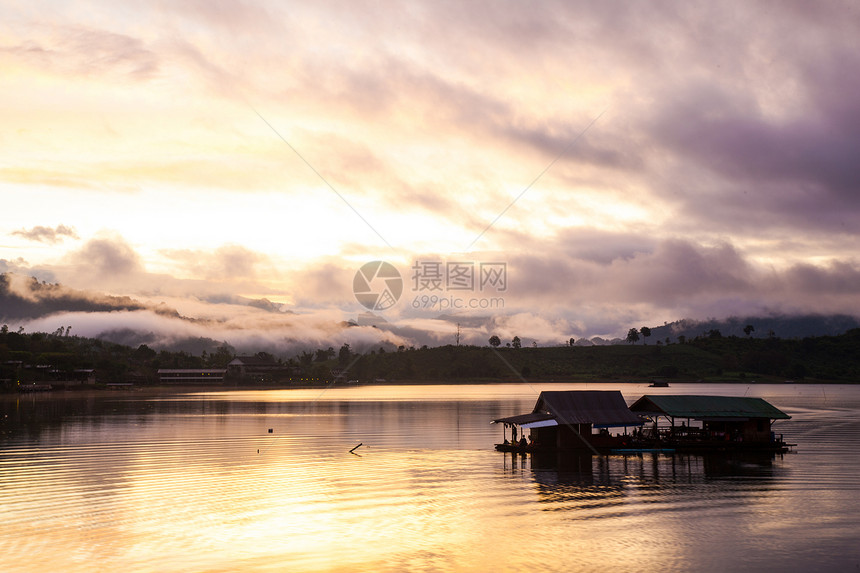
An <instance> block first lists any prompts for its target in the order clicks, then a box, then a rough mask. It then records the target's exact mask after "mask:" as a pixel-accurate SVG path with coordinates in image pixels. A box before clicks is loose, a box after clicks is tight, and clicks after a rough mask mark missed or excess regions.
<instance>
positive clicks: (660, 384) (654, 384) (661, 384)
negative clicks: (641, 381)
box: [648, 380, 669, 388]
mask: <svg viewBox="0 0 860 573" xmlns="http://www.w3.org/2000/svg"><path fill="white" fill-rule="evenodd" d="M648 387H649V388H668V387H669V383H668V382H666V381H665V380H651V383H650V384H648Z"/></svg>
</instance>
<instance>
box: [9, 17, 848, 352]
mask: <svg viewBox="0 0 860 573" xmlns="http://www.w3.org/2000/svg"><path fill="white" fill-rule="evenodd" d="M0 21H2V22H3V25H2V26H0V70H2V73H0V126H2V129H0V197H2V207H0V208H2V211H0V212H2V216H0V272H10V273H14V274H15V275H20V276H21V277H28V276H31V275H32V276H36V277H37V278H39V279H40V280H45V281H48V282H58V283H61V284H62V285H64V286H65V287H68V288H72V289H77V290H79V291H85V292H88V293H94V294H95V293H99V294H101V293H106V294H114V295H128V296H130V297H132V298H134V299H136V300H139V301H142V302H144V303H146V304H151V305H153V307H154V305H157V304H159V303H164V305H167V306H168V307H170V308H173V309H176V310H177V311H178V312H179V313H180V314H181V315H183V316H185V317H190V318H196V319H198V321H195V322H190V321H183V320H180V319H176V318H169V317H165V316H164V315H163V314H158V313H155V312H153V311H149V310H141V311H136V312H124V313H116V312H114V313H96V314H89V313H75V314H70V315H64V316H48V317H38V318H34V319H33V320H29V321H28V320H22V321H19V322H20V323H21V324H22V325H24V326H25V327H26V328H28V329H36V330H54V329H55V328H56V327H57V326H60V325H61V324H68V325H73V327H74V332H76V333H77V334H87V335H97V334H99V333H101V332H103V331H105V330H110V329H113V328H119V327H120V325H122V327H126V328H133V329H140V330H149V331H152V332H155V333H159V334H163V335H165V336H166V335H167V334H168V333H170V332H183V333H185V334H187V335H200V336H210V337H212V338H214V339H217V340H222V339H223V340H226V341H229V342H231V343H236V342H244V343H253V342H254V341H257V340H258V341H261V343H262V341H275V342H278V341H279V343H281V344H282V345H287V346H290V345H292V346H296V345H298V346H300V345H301V344H304V343H305V342H307V343H308V344H310V345H312V346H313V345H317V344H326V345H328V344H331V345H335V346H336V345H338V344H342V343H343V342H352V343H354V344H361V343H375V342H377V341H382V340H389V341H391V342H393V343H405V344H424V343H430V344H434V343H437V344H448V343H452V342H453V338H452V332H453V330H452V329H455V328H456V326H455V323H456V322H457V321H458V320H459V319H458V318H454V319H450V318H448V319H439V318H438V317H439V316H440V315H454V314H457V313H455V312H454V311H452V310H451V309H447V310H445V309H440V308H438V307H436V308H415V305H414V304H413V303H414V302H415V301H416V297H419V296H420V295H427V294H431V293H430V292H429V291H419V290H417V289H416V287H415V284H414V281H413V280H412V279H413V272H414V271H413V270H412V268H413V267H414V266H415V265H416V263H423V262H441V263H442V264H443V265H444V264H446V263H451V262H468V263H471V264H473V265H474V268H476V269H477V268H478V266H479V265H480V263H481V262H484V263H504V264H505V265H506V273H507V284H506V289H505V290H504V291H502V292H492V293H488V292H478V290H477V287H476V288H475V290H474V291H471V292H466V291H459V292H453V291H450V290H446V289H443V290H442V291H436V292H435V293H433V294H437V295H439V296H443V297H447V298H448V299H449V300H450V298H451V297H459V298H461V299H471V298H481V297H487V296H498V297H502V298H503V299H504V308H501V309H499V308H496V309H491V310H486V309H476V310H463V311H460V312H459V314H458V316H459V317H460V318H461V319H462V324H463V327H464V332H463V336H464V341H467V342H468V341H473V342H476V343H481V344H484V343H486V340H487V338H488V337H489V335H491V334H498V335H499V336H500V337H501V338H502V339H503V340H504V339H509V338H510V337H511V336H513V335H519V336H520V337H521V338H523V339H524V340H535V341H537V343H538V344H541V345H552V344H560V343H562V342H563V341H566V340H567V339H568V338H569V337H575V338H581V337H591V336H596V335H597V336H603V337H612V336H623V335H624V333H626V331H627V329H628V328H630V327H639V326H642V325H651V326H655V325H662V324H663V323H664V322H665V321H673V320H676V319H681V318H694V319H704V318H706V317H717V318H720V317H726V316H732V315H760V314H768V313H807V312H816V313H847V314H857V312H858V308H860V260H858V258H857V254H856V253H857V245H858V235H860V193H858V185H860V95H858V94H860V8H858V7H857V5H856V4H854V3H850V2H846V3H838V2H820V3H819V2H816V3H810V2H800V1H798V2H759V3H749V2H652V3H620V2H619V3H616V2H600V3H595V2H569V1H567V2H532V3H530V2H521V1H518V2H507V1H493V2H483V1H476V2H445V1H434V2H396V3H395V2H391V3H384V2H328V1H325V0H324V1H319V2H312V3H291V2H276V1H270V2H266V1H261V2H227V1H203V0H200V1H190V2H178V3H174V2H164V1H152V2H147V1H143V2H137V3H132V4H126V3H117V2H107V1H104V2H39V1H35V2H7V3H4V4H3V6H2V7H0ZM374 260H383V261H387V262H390V263H391V264H393V265H394V266H395V267H397V268H398V269H399V270H400V272H401V274H402V277H403V281H404V290H403V294H402V296H401V297H400V300H399V301H398V302H397V304H395V305H394V306H392V307H391V308H388V309H385V310H383V311H380V312H377V314H378V315H379V316H381V317H384V319H385V320H386V321H388V324H389V325H390V326H391V327H392V328H393V329H394V332H392V331H390V330H388V329H372V328H370V327H358V328H351V329H343V328H342V327H340V326H338V325H339V323H340V322H341V321H345V320H349V319H355V318H357V317H358V316H359V315H360V314H361V313H363V312H366V311H367V309H365V308H364V307H362V306H361V305H360V304H359V303H358V302H357V300H356V298H355V296H354V295H353V278H354V275H355V273H356V271H357V270H358V269H359V268H360V267H361V265H363V264H364V263H366V262H369V261H374ZM260 298H266V299H268V300H270V301H272V302H274V303H276V304H278V305H281V306H280V307H279V308H276V309H275V310H276V311H275V312H271V311H270V312H267V311H265V310H262V309H259V308H256V307H249V306H247V304H246V303H247V300H248V299H260ZM270 310H271V309H270ZM287 311H290V312H287ZM207 321H208V322H207ZM14 326H17V323H15V325H14Z"/></svg>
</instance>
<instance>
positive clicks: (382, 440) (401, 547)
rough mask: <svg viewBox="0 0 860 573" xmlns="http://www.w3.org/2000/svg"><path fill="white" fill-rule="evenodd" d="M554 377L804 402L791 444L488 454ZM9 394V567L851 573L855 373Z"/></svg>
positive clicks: (638, 392) (3, 426) (2, 516)
mask: <svg viewBox="0 0 860 573" xmlns="http://www.w3.org/2000/svg"><path fill="white" fill-rule="evenodd" d="M542 389H553V390H561V389H617V390H621V391H622V392H623V394H624V396H625V398H626V399H627V400H628V403H632V401H633V400H635V399H637V398H639V397H640V396H642V395H643V394H660V393H662V394H719V395H736V396H742V395H746V396H760V397H763V398H765V399H766V400H768V401H770V402H771V403H772V404H774V405H775V406H777V407H778V408H780V409H782V410H783V411H785V412H786V413H788V414H790V415H791V416H792V419H791V420H788V421H782V422H778V423H777V424H776V425H775V429H776V431H777V432H778V433H783V434H784V435H785V437H786V440H787V441H789V442H791V443H796V444H797V446H796V448H794V450H795V451H794V452H792V453H789V454H785V455H782V456H779V455H777V456H772V457H771V456H766V457H764V458H757V459H733V458H725V457H723V458H709V457H702V456H694V455H665V454H662V455H652V454H645V455H641V456H626V457H625V456H608V457H596V456H595V457H593V458H592V457H587V458H583V459H572V460H566V461H564V462H563V463H562V464H561V465H559V464H558V463H557V461H556V460H532V459H531V458H529V457H521V456H512V455H511V454H503V453H499V452H496V451H494V450H493V444H494V443H495V442H497V441H500V439H501V436H502V430H501V428H500V427H498V426H495V425H491V424H490V420H492V419H494V418H498V417H502V416H507V415H511V414H517V413H523V412H526V411H530V410H531V408H532V407H533V405H534V402H535V400H536V398H537V393H538V392H539V391H540V390H542ZM0 408H2V414H0V415H2V418H0V564H1V565H0V567H2V570H3V571H6V572H8V571H28V572H29V571H51V572H53V573H56V572H60V571H63V572H66V571H88V572H89V571H94V570H102V571H116V570H121V571H124V572H136V571H159V572H164V571H237V570H241V571H293V572H302V571H613V572H615V571H625V572H626V571H655V570H657V571H692V570H696V571H720V572H722V571H783V572H785V571H858V570H860V456H858V451H860V450H858V446H860V386H848V385H845V386H842V385H793V384H785V385H755V384H753V385H702V384H686V385H685V384H673V386H672V387H671V388H659V389H655V388H647V387H646V386H645V385H640V384H552V385H527V384H505V385H501V384H499V385H468V386H451V385H439V386H405V387H393V386H374V387H355V388H346V389H330V390H269V391H225V392H200V393H189V394H179V395H178V394H173V395H170V394H164V395H147V394H144V393H142V392H129V391H125V392H116V393H113V394H109V395H105V394H101V395H98V396H96V395H88V394H75V393H71V394H66V395H65V396H64V395H52V394H45V395H33V396H13V397H6V398H0ZM269 429H271V430H272V432H271V433H269ZM359 443H361V444H362V446H361V447H359V448H357V449H356V450H355V452H354V453H350V451H349V450H350V449H352V448H354V447H355V446H356V445H358V444H359Z"/></svg>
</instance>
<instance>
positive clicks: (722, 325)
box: [639, 314, 860, 344]
mask: <svg viewBox="0 0 860 573" xmlns="http://www.w3.org/2000/svg"><path fill="white" fill-rule="evenodd" d="M747 325H750V326H752V327H753V329H754V330H752V331H751V332H750V334H749V337H751V338H774V337H776V338H805V337H807V336H836V335H839V334H844V333H845V332H847V331H849V330H851V329H852V328H858V327H860V320H858V319H857V318H856V317H854V316H849V315H845V314H835V315H815V314H806V315H799V316H789V315H774V316H746V317H729V318H725V319H716V318H709V319H707V320H693V319H683V320H678V321H675V322H671V323H668V324H665V325H663V326H652V327H651V336H650V337H649V338H647V339H645V338H641V339H640V341H639V343H640V344H642V343H645V344H653V343H654V342H656V341H658V340H660V341H663V342H665V341H666V339H667V338H668V339H669V341H670V342H677V341H678V340H679V337H681V336H683V337H684V338H685V339H687V340H692V339H694V338H696V337H697V336H709V335H710V334H711V333H712V332H713V331H719V333H720V335H721V336H740V337H745V338H746V337H747V333H746V332H745V331H744V329H745V328H746V327H747Z"/></svg>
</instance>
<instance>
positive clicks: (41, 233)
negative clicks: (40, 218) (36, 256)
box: [12, 225, 80, 245]
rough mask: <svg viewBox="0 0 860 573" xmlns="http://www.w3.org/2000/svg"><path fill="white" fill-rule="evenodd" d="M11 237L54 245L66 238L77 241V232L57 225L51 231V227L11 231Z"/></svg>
mask: <svg viewBox="0 0 860 573" xmlns="http://www.w3.org/2000/svg"><path fill="white" fill-rule="evenodd" d="M12 234H13V235H17V236H19V237H24V238H25V239H27V240H28V241H36V242H38V243H48V244H51V245H55V244H57V243H59V242H61V241H62V240H63V239H64V238H66V237H68V238H70V239H78V238H80V237H78V234H77V232H75V229H74V228H73V227H67V226H66V225H57V226H56V227H54V228H53V229H52V228H51V227H43V226H42V225H36V226H35V227H33V228H32V229H29V230H28V229H20V230H18V231H13V232H12Z"/></svg>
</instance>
